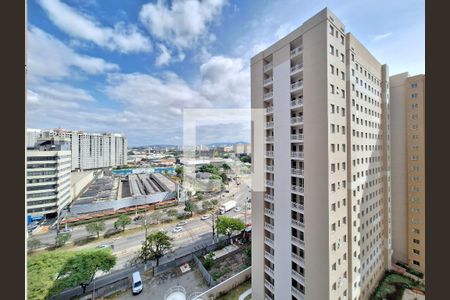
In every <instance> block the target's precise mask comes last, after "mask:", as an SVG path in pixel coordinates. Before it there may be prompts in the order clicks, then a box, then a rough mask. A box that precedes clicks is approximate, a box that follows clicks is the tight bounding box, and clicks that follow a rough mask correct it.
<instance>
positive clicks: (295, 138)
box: [291, 133, 304, 141]
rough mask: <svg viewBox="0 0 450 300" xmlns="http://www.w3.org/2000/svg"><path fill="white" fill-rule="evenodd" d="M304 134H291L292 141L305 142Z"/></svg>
mask: <svg viewBox="0 0 450 300" xmlns="http://www.w3.org/2000/svg"><path fill="white" fill-rule="evenodd" d="M303 140H304V136H303V133H297V134H291V141H303Z"/></svg>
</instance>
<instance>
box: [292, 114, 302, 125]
mask: <svg viewBox="0 0 450 300" xmlns="http://www.w3.org/2000/svg"><path fill="white" fill-rule="evenodd" d="M302 123H303V116H298V117H292V118H291V125H295V124H302Z"/></svg>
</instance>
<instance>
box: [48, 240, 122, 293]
mask: <svg viewBox="0 0 450 300" xmlns="http://www.w3.org/2000/svg"><path fill="white" fill-rule="evenodd" d="M115 264H116V257H115V256H114V255H113V254H112V252H111V250H110V249H102V250H98V249H96V250H88V251H82V252H79V253H77V254H76V255H74V256H72V257H71V258H69V259H68V260H67V262H66V263H65V264H64V266H63V267H62V269H61V271H60V272H59V274H58V276H57V277H56V280H55V285H54V286H53V289H54V290H56V291H61V290H63V289H66V288H70V287H75V286H78V285H79V286H81V288H82V289H83V294H84V293H86V288H87V287H88V286H89V284H91V282H92V280H93V279H94V277H95V273H97V272H98V271H103V272H108V271H109V270H111V269H112V268H113V267H114V265H115Z"/></svg>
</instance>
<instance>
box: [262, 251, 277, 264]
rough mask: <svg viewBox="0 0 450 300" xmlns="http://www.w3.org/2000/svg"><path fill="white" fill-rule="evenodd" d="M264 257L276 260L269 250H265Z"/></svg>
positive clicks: (272, 260)
mask: <svg viewBox="0 0 450 300" xmlns="http://www.w3.org/2000/svg"><path fill="white" fill-rule="evenodd" d="M264 257H265V258H267V259H268V260H270V261H271V262H274V261H275V259H274V257H273V255H272V254H270V253H269V252H267V251H264Z"/></svg>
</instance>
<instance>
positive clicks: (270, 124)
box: [265, 121, 273, 129]
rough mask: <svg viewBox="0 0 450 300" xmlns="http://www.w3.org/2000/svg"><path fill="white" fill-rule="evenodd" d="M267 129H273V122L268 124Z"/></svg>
mask: <svg viewBox="0 0 450 300" xmlns="http://www.w3.org/2000/svg"><path fill="white" fill-rule="evenodd" d="M265 128H266V129H268V128H273V121H270V122H266V124H265Z"/></svg>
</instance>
